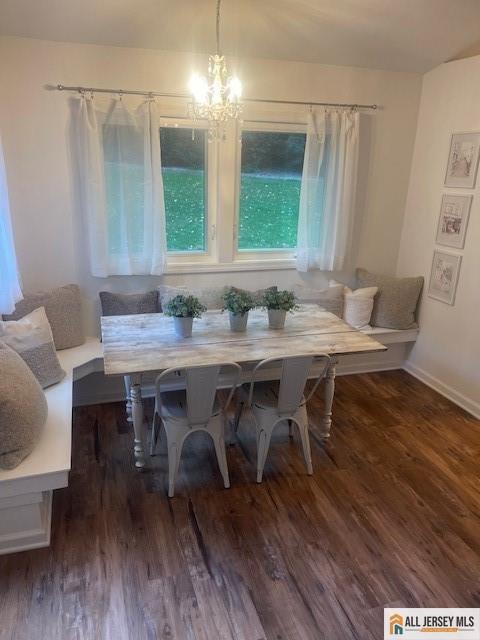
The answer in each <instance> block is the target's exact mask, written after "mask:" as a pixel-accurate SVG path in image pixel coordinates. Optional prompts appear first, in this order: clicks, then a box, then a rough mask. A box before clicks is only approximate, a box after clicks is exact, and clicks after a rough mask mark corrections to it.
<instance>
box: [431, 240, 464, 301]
mask: <svg viewBox="0 0 480 640" xmlns="http://www.w3.org/2000/svg"><path fill="white" fill-rule="evenodd" d="M461 263H462V256H460V255H456V254H453V253H448V252H446V251H438V250H435V251H434V252H433V260H432V269H431V272H430V281H429V283H428V296H429V297H430V298H434V299H435V300H440V302H445V303H446V304H450V305H453V304H454V302H455V294H456V292H457V284H458V277H459V274H460V265H461Z"/></svg>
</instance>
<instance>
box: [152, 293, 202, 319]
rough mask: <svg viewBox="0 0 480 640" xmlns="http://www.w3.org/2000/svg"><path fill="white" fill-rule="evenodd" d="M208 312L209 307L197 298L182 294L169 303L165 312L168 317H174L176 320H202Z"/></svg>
mask: <svg viewBox="0 0 480 640" xmlns="http://www.w3.org/2000/svg"><path fill="white" fill-rule="evenodd" d="M206 310H207V307H206V306H205V305H203V304H202V303H201V302H200V300H199V299H198V298H196V297H195V296H184V295H181V294H180V295H178V296H175V297H174V298H171V299H170V300H169V301H168V302H167V304H166V305H165V309H164V310H163V312H164V313H165V315H166V316H174V317H175V318H200V316H201V315H202V313H203V312H204V311H206Z"/></svg>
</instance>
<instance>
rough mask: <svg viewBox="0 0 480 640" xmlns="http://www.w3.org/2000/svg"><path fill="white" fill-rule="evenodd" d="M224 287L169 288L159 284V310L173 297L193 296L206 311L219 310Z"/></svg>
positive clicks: (181, 286)
mask: <svg viewBox="0 0 480 640" xmlns="http://www.w3.org/2000/svg"><path fill="white" fill-rule="evenodd" d="M225 290H226V287H197V288H192V287H186V286H183V285H177V286H171V285H168V284H161V285H160V286H159V287H158V295H159V297H160V308H161V309H164V308H165V305H167V304H168V302H169V301H170V300H171V299H172V298H175V296H179V295H182V296H186V295H191V296H195V297H196V298H198V299H199V300H200V302H201V303H202V304H204V305H205V306H206V307H207V309H221V308H222V306H223V299H222V296H223V294H224V292H225Z"/></svg>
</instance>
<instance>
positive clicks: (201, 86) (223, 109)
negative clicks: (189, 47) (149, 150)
mask: <svg viewBox="0 0 480 640" xmlns="http://www.w3.org/2000/svg"><path fill="white" fill-rule="evenodd" d="M220 2H221V0H217V16H216V17H217V21H216V44H217V49H216V53H215V55H212V56H209V58H208V77H205V76H202V75H200V74H198V73H194V74H193V75H192V77H191V79H190V83H189V89H190V92H191V94H192V97H193V100H192V102H191V104H190V105H189V106H190V112H191V115H192V116H193V118H194V119H196V118H200V119H206V120H208V121H209V124H210V131H211V132H212V133H213V134H215V132H216V134H217V135H218V132H219V129H220V126H221V125H222V124H225V123H226V122H227V121H228V120H233V119H236V118H238V116H239V115H240V112H241V109H242V105H241V103H240V96H241V94H242V84H241V82H240V80H239V79H238V78H237V77H236V76H229V75H228V71H227V65H226V63H225V56H223V55H222V54H221V53H220ZM223 137H224V134H223Z"/></svg>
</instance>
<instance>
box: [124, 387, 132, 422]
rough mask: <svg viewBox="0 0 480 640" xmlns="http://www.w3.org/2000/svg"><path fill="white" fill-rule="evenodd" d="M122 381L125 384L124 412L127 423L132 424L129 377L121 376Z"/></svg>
mask: <svg viewBox="0 0 480 640" xmlns="http://www.w3.org/2000/svg"><path fill="white" fill-rule="evenodd" d="M123 381H124V383H125V404H126V412H127V422H133V419H132V398H131V396H130V386H131V381H130V376H123Z"/></svg>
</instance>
